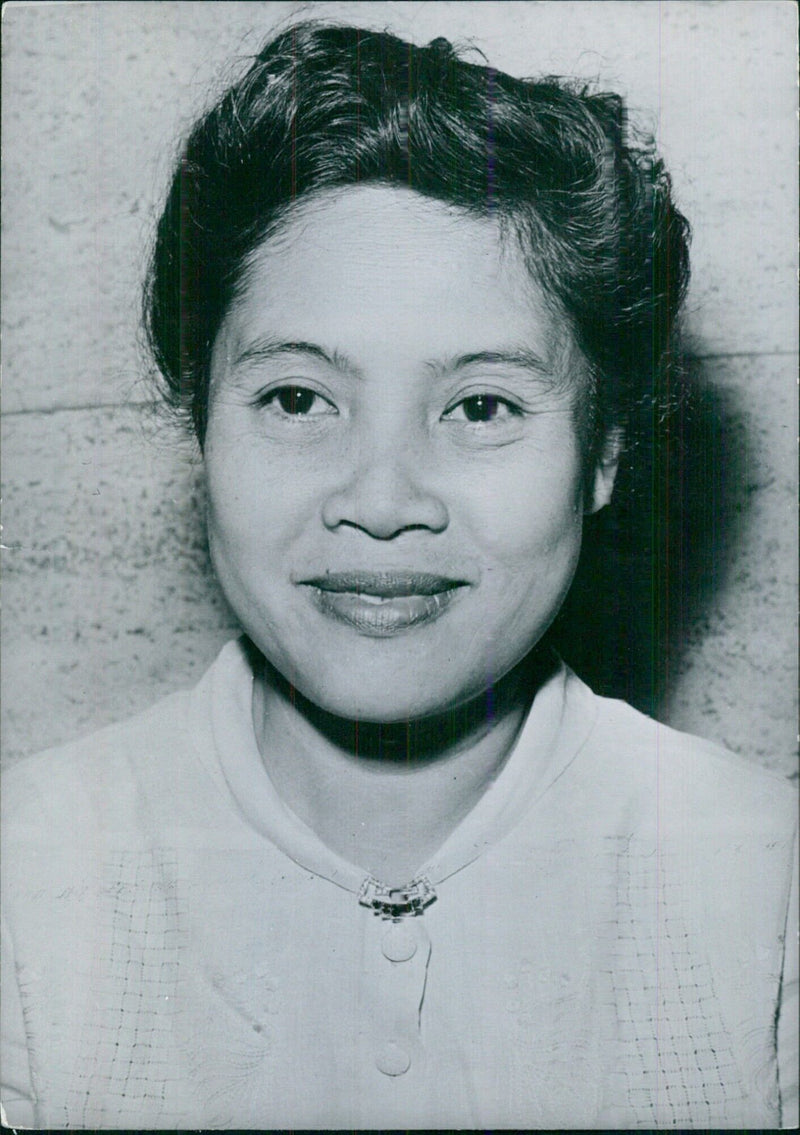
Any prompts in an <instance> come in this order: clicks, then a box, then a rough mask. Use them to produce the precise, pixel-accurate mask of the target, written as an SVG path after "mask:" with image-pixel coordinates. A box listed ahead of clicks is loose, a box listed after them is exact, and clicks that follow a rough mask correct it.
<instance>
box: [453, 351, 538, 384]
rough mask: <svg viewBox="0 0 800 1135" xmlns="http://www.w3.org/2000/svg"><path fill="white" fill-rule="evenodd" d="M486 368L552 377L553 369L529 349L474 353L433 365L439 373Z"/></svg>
mask: <svg viewBox="0 0 800 1135" xmlns="http://www.w3.org/2000/svg"><path fill="white" fill-rule="evenodd" d="M476 363H477V364H482V365H484V366H512V367H518V368H520V369H522V370H531V371H536V372H537V373H539V374H544V375H548V376H549V377H552V374H553V371H552V367H550V366H548V365H547V363H546V362H545V361H544V359H542V358H541V356H540V355H537V354H536V352H535V351H532V350H530V349H529V348H527V347H518V348H514V349H513V350H510V351H473V352H470V353H469V354H467V355H458V356H457V357H456V358H453V359H446V360H444V362H443V363H435V364H433V365H434V367H435V369H436V371H437V372H440V373H441V372H448V371H457V370H464V369H466V368H467V367H470V366H474V365H475V364H476Z"/></svg>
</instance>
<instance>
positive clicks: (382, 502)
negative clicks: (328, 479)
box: [322, 474, 449, 540]
mask: <svg viewBox="0 0 800 1135" xmlns="http://www.w3.org/2000/svg"><path fill="white" fill-rule="evenodd" d="M322 519H323V522H324V524H325V526H326V527H327V528H330V529H335V528H339V527H342V528H353V529H360V530H361V531H363V532H366V533H367V534H368V535H370V536H372V537H373V538H375V539H378V540H391V539H394V537H396V536H399V535H400V534H401V533H402V532H414V531H431V532H440V531H442V530H443V529H444V528H446V527H447V525H448V523H449V515H448V510H447V506H446V504H445V502H444V500H443V499H442V497H441V496H440V495H439V494H438V493H436V492H434V491H433V490H431V489H429V488H426V487H425V486H424V485H421V484H419V483H418V482H412V481H411V480H410V478H408V477H405V476H402V477H401V476H398V475H395V476H392V477H387V476H386V475H382V476H377V475H373V476H369V475H363V474H362V475H361V476H358V477H355V478H353V480H352V481H351V483H350V484H348V485H345V486H342V487H340V488H337V489H335V490H334V491H333V492H331V493H330V494H329V496H328V497H327V498H326V500H325V501H324V502H323V508H322Z"/></svg>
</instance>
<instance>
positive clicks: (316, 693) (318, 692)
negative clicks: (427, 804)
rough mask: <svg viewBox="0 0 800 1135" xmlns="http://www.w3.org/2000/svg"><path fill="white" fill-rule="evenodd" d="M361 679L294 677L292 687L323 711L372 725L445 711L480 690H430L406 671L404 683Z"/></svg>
mask: <svg viewBox="0 0 800 1135" xmlns="http://www.w3.org/2000/svg"><path fill="white" fill-rule="evenodd" d="M375 677H376V676H375V675H374V674H373V675H371V678H372V681H362V682H359V683H358V684H357V685H355V684H352V685H351V684H350V683H348V684H347V685H339V684H338V683H334V682H331V681H330V679H329V678H327V679H326V680H323V681H320V682H309V683H305V682H303V681H302V679H300V678H299V676H296V685H295V688H296V689H297V690H298V692H299V693H301V694H302V695H303V697H305V698H306V699H307V700H308V701H310V702H311V703H312V704H313V705H315V706H316V707H317V708H318V709H321V710H323V711H324V712H325V713H329V714H333V715H334V716H336V717H340V718H344V719H347V720H350V721H363V722H369V723H370V724H374V725H393V724H398V723H400V722H408V721H415V720H420V719H421V718H425V717H434V716H435V715H437V714H440V713H446V712H447V711H448V710H450V709H452V708H453V707H454V706H455V705H458V704H460V703H462V702H464V701H468V700H469V699H470V697H474V696H475V695H476V694H478V693H480V686H479V688H478V689H475V690H474V691H470V692H467V694H466V695H464V693H463V692H461V691H460V690H455V689H453V690H450V689H446V690H439V691H433V690H431V687H430V684H429V683H428V682H427V681H424V680H423V681H422V682H421V681H420V678H419V675H418V674H417V673H415V672H414V671H411V672H410V678H411V679H412V680H411V681H409V682H408V683H407V684H406V683H404V682H402V681H398V680H397V679H396V678H385V679H382V680H378V681H376V680H375Z"/></svg>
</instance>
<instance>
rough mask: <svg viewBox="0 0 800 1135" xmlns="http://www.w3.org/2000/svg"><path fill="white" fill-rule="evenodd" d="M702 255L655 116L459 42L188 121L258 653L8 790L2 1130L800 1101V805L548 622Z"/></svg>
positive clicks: (154, 297)
mask: <svg viewBox="0 0 800 1135" xmlns="http://www.w3.org/2000/svg"><path fill="white" fill-rule="evenodd" d="M687 271H688V269H687V228H686V224H685V222H684V220H683V218H682V217H681V216H680V214H679V213H678V212H677V211H676V210H675V208H674V206H673V204H672V202H671V199H670V187H669V181H668V179H667V176H666V174H665V172H664V170H663V168H662V166H661V165H660V163H659V162H658V161H657V160H656V159H655V157H654V156H653V154H652V153H651V151H650V150H649V148H648V147H646V146H639V147H637V146H636V145H634V144H632V143H631V141H630V140H629V139H628V138H627V137H626V131H625V128H624V112H623V107H622V104H621V102H620V100H619V99H617V98H614V97H612V96H601V95H591V94H587V93H586V92H584V91H581V90H579V89H574V88H572V87H571V86H570V85H569V84H567V83H560V82H556V81H553V80H547V81H542V82H528V81H520V80H516V79H512V78H510V77H509V76H506V75H503V74H501V73H498V72H496V71H494V70H493V69H491V68H489V67H483V66H477V65H474V64H470V63H467V62H464V61H462V60H460V59H459V58H458V57H457V56H456V54H455V53H454V52H453V51H452V49H451V48H450V46H449V45H448V44H447V43H446V42H445V41H442V40H436V41H434V42H433V43H432V44H430V45H429V46H428V47H427V48H415V47H412V46H411V45H409V44H406V43H403V42H402V41H400V40H398V39H396V38H394V37H393V36H391V35H388V34H377V33H372V32H365V31H361V30H358V29H353V28H334V27H325V26H318V25H315V24H311V23H308V24H298V25H296V26H295V27H293V28H290V29H289V30H288V31H287V32H285V33H283V34H281V35H279V36H278V37H277V38H276V39H274V40H273V41H272V42H270V43H268V44H267V45H266V46H265V47H264V49H263V50H262V52H261V53H260V54H259V56H258V58H257V59H256V60H255V62H254V63H253V66H252V67H251V69H250V71H249V72H248V73H247V75H246V76H245V77H244V78H243V79H242V80H241V81H240V82H239V83H237V84H236V85H235V86H234V87H233V88H231V90H229V91H228V92H227V93H226V94H225V95H224V96H223V98H222V99H221V100H220V101H219V102H218V103H217V105H216V106H215V107H213V108H212V110H211V111H209V112H208V114H206V115H205V116H204V117H203V119H202V120H201V121H200V122H199V123H198V124H197V125H196V127H195V128H194V130H193V132H192V134H191V136H190V138H189V140H188V142H187V144H186V147H185V149H184V152H183V155H182V158H181V161H180V164H179V167H178V169H177V171H176V173H175V177H174V180H173V184H172V187H171V191H170V194H169V198H168V201H167V204H166V207H165V210H164V213H163V215H162V218H161V221H160V224H159V229H158V236H157V242H156V247H155V252H154V257H153V265H152V271H151V278H150V281H149V286H148V292H147V326H148V331H149V336H150V341H151V343H152V346H153V350H154V355H155V358H156V360H157V362H158V365H159V368H160V370H161V373H162V375H163V377H164V384H165V392H166V396H167V400H168V402H169V403H170V404H171V405H172V406H173V407H174V408H175V409H177V410H179V411H181V412H183V413H184V414H185V416H186V417H187V419H188V420H189V421H190V422H191V424H192V427H193V429H194V431H195V434H196V437H197V439H198V442H199V444H200V446H201V448H202V452H203V458H204V463H205V471H206V479H207V487H208V501H209V505H208V533H209V544H210V549H211V554H212V559H213V562H214V565H215V570H216V572H217V575H218V577H219V580H220V582H221V584H222V587H223V590H224V592H225V595H226V597H227V598H228V600H229V602H230V604H231V606H232V608H233V610H234V611H235V612H236V614H237V616H238V618H239V620H240V621H241V624H242V627H243V630H244V632H245V637H244V638H243V639H242V640H241V641H240V642H238V643H233V644H230V645H229V646H228V647H226V648H225V650H224V651H223V652H222V654H221V655H220V657H219V658H218V660H217V661H216V663H215V664H214V665H213V667H212V668H211V670H210V671H209V672H208V674H207V675H206V676H205V678H204V679H203V680H202V681H201V683H200V684H199V685H198V687H197V688H196V689H195V690H193V691H191V692H189V693H186V694H178V695H175V696H173V697H171V698H169V699H167V700H166V701H165V702H162V703H161V704H159V705H158V706H156V707H155V708H154V709H153V710H151V711H149V712H148V713H145V714H144V715H141V716H140V717H137V718H135V719H134V720H133V721H131V722H129V723H127V724H125V725H122V726H118V727H113V728H111V729H109V730H105V731H103V732H102V733H100V734H97V735H96V736H95V737H93V738H90V739H89V740H88V741H83V742H80V743H78V744H76V745H72V746H68V747H66V748H65V749H62V750H59V751H56V752H51V753H49V754H46V755H45V756H42V757H39V758H35V759H33V760H31V761H27V762H24V763H23V764H22V765H21V766H19V767H18V768H17V769H16V770H15V772H14V774H13V776H12V777H10V778H9V783H8V786H7V787H6V790H5V792H4V801H5V803H6V806H7V808H8V817H9V818H8V819H7V821H6V837H5V838H6V854H5V856H4V861H5V862H6V863H7V864H8V867H7V877H6V878H5V879H4V916H5V918H6V921H7V934H8V939H7V945H6V947H5V949H6V951H7V953H6V954H5V958H6V972H7V973H11V974H12V975H13V978H15V979H16V980H12V981H10V982H9V981H8V980H7V981H6V984H7V990H6V996H5V997H4V1014H5V1015H6V1017H7V1024H6V1026H5V1029H4V1033H5V1038H6V1039H5V1046H6V1047H5V1049H4V1057H3V1073H4V1080H5V1081H6V1082H7V1084H8V1087H7V1088H6V1089H5V1091H4V1096H3V1099H4V1104H5V1107H6V1110H7V1115H8V1119H9V1121H10V1122H12V1123H25V1122H33V1123H36V1124H38V1125H41V1126H45V1125H52V1126H77V1127H187V1128H188V1127H201V1126H202V1127H223V1128H224V1127H240V1128H241V1127H245V1128H247V1127H251V1128H252V1127H273V1128H274V1127H329V1128H330V1127H333V1128H336V1127H342V1128H344V1127H352V1128H366V1127H405V1128H414V1127H467V1128H477V1127H489V1126H491V1127H508V1126H512V1127H513V1126H518V1127H533V1128H545V1127H588V1128H593V1127H595V1128H597V1127H636V1126H639V1127H670V1126H679V1127H711V1126H720V1127H724V1126H739V1127H742V1126H744V1127H747V1126H753V1127H755V1126H775V1125H779V1124H780V1123H781V1122H783V1123H787V1124H788V1123H789V1122H791V1113H790V1111H789V1108H790V1105H791V1092H792V1085H791V1082H790V1074H791V1073H792V1071H793V1067H792V1063H791V1057H790V1055H788V1054H787V1044H788V1042H789V1041H790V1040H791V1037H792V1026H793V1021H792V1015H791V1012H792V1011H791V1008H790V1006H789V1002H788V993H789V988H790V984H791V972H790V967H791V961H792V951H791V950H786V951H784V940H785V939H786V931H787V918H791V915H787V909H788V902H789V875H790V868H791V864H792V861H793V852H792V838H793V836H792V831H793V820H794V801H793V799H792V797H791V795H790V793H789V792H788V791H787V789H786V787H785V785H784V784H783V783H782V782H780V781H778V780H777V779H774V778H772V777H770V776H768V775H767V774H764V773H760V772H757V771H755V770H753V769H752V768H750V767H749V766H746V765H743V764H742V763H741V762H739V761H738V760H737V759H735V758H733V757H731V756H730V755H728V754H726V753H724V752H722V751H720V750H718V749H715V748H714V747H713V746H710V745H708V744H706V743H705V742H702V741H699V740H697V739H695V738H691V737H687V736H685V735H681V734H677V733H674V732H672V731H671V730H668V729H666V728H663V727H661V726H658V725H657V724H656V723H654V722H652V721H650V720H649V719H647V718H644V717H642V716H641V715H639V714H637V713H636V712H634V711H633V710H631V709H629V708H628V707H626V706H624V705H623V704H622V703H618V702H609V701H605V700H603V699H600V698H596V697H595V696H594V695H593V694H592V693H591V692H590V691H589V690H588V688H587V687H586V686H584V685H583V684H582V683H581V682H580V681H579V680H578V679H577V678H576V677H575V675H574V674H572V673H571V672H570V671H569V670H568V669H567V668H566V666H565V665H564V664H563V663H562V662H561V661H560V660H559V659H558V658H557V657H556V656H555V655H554V654H553V652H552V650H551V648H550V647H549V645H548V644H547V632H548V629H549V627H550V626H551V624H552V622H553V620H554V619H555V617H556V615H557V614H558V612H559V610H560V609H561V607H562V604H563V602H564V599H565V597H566V594H567V591H568V589H569V587H570V583H571V581H572V577H573V574H574V571H575V567H576V564H577V560H578V555H579V551H580V547H581V536H582V528H583V521H584V517H585V516H587V515H591V514H593V513H595V512H597V511H598V510H600V509H602V508H603V507H604V506H605V505H606V504H607V503H608V501H609V499H610V497H611V494H612V491H613V486H614V480H615V475H616V471H617V466H618V463H619V461H620V456H621V453H622V449H623V446H624V444H625V427H626V423H627V422H628V420H629V419H630V417H631V416H632V414H633V413H634V411H635V409H636V407H638V406H640V405H641V404H642V402H643V401H647V400H648V399H652V397H653V389H652V384H653V382H654V379H655V380H656V383H657V379H658V375H659V373H660V368H661V366H662V363H663V361H664V358H665V355H666V353H667V350H668V345H669V340H670V335H671V330H672V326H673V323H674V319H675V315H676V312H677V309H678V307H679V304H680V300H681V298H682V295H683V291H684V287H685V282H686V278H687ZM656 392H657V391H656ZM788 925H790V926H791V925H793V923H788ZM4 932H5V931H4ZM786 940H787V941H788V939H786ZM12 958H13V961H11V960H10V959H12ZM779 1062H780V1067H779Z"/></svg>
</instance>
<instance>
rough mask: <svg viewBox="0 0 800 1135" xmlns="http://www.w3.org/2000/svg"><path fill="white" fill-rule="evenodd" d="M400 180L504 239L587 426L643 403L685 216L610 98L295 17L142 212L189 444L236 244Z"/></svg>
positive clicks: (191, 141) (151, 316)
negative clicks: (559, 332) (308, 202)
mask: <svg viewBox="0 0 800 1135" xmlns="http://www.w3.org/2000/svg"><path fill="white" fill-rule="evenodd" d="M364 183H384V184H391V185H402V186H406V187H408V188H410V189H411V190H414V191H415V192H417V193H420V194H424V195H425V196H427V197H431V198H435V199H437V200H439V201H443V202H446V203H448V204H450V205H454V206H458V207H459V208H461V209H463V210H465V212H466V213H468V214H470V215H472V216H480V217H486V216H493V217H497V218H498V219H499V220H500V221H501V222H502V223H504V224H506V225H507V226H509V227H510V228H511V229H513V231H515V232H516V234H517V236H518V237H519V239H520V240H521V241H522V246H523V249H524V251H525V254H526V260H527V263H528V265H529V269H530V271H531V273H532V276H533V277H534V278H535V279H536V281H537V282H538V283H539V285H540V286H541V287H542V288H543V290H544V292H545V295H546V296H547V297H548V298H549V299H550V301H551V302H554V303H555V304H556V306H557V310H559V311H560V312H561V313H563V315H564V316H565V318H566V319H567V320H568V321H569V323H570V325H571V329H572V332H573V334H574V336H575V338H576V341H577V343H578V345H579V347H580V348H581V350H582V352H583V355H584V357H585V359H586V360H587V362H588V364H589V367H590V372H591V376H592V389H593V392H594V393H593V406H592V407H591V410H592V421H593V422H594V423H595V426H596V427H597V428H596V429H595V435H596V436H597V437H601V436H602V434H603V432H604V428H605V427H606V426H608V425H609V424H610V423H611V422H616V423H621V424H623V425H624V424H625V423H626V420H627V418H628V417H629V416H630V413H631V410H632V409H633V408H634V407H636V406H641V405H642V404H643V403H646V402H647V401H648V400H649V399H652V397H653V393H654V386H655V384H657V383H658V378H659V375H660V373H661V371H662V364H663V362H664V358H665V354H666V353H668V350H669V344H670V336H671V332H672V328H673V323H674V320H675V316H676V312H677V310H678V308H679V306H680V303H681V300H682V298H683V295H684V292H685V288H686V283H687V279H688V225H687V223H686V221H685V219H684V218H683V217H682V216H681V214H680V213H679V212H678V210H677V209H676V208H675V205H674V204H673V201H672V198H671V192H670V182H669V178H668V176H667V174H666V172H665V170H664V167H663V165H662V163H661V162H660V161H659V160H658V158H657V157H656V155H655V153H654V151H653V147H652V144H651V143H650V142H649V141H647V140H639V141H637V140H635V139H632V138H631V137H630V132H629V130H628V127H627V122H626V114H625V107H624V104H623V102H622V100H621V99H620V98H619V97H618V96H617V95H614V94H597V93H591V92H590V91H589V90H588V89H587V88H586V86H584V85H581V84H579V83H575V82H571V81H567V80H563V79H555V78H543V79H537V80H532V79H515V78H512V77H511V76H509V75H506V74H504V73H503V72H501V71H497V70H495V69H494V68H492V67H489V66H483V65H478V64H476V63H472V62H467V61H466V60H465V59H463V58H460V57H459V54H458V53H457V52H456V51H455V50H454V49H453V47H451V45H450V44H449V43H448V42H447V41H446V40H445V39H435V40H433V42H432V43H430V44H429V45H428V46H426V47H416V46H414V45H413V44H410V43H406V42H404V41H403V40H401V39H399V38H397V37H396V36H394V35H391V34H388V33H385V32H384V33H382V32H375V31H368V30H364V29H359V28H353V27H338V26H329V25H325V24H319V23H317V22H302V23H297V24H295V25H294V26H292V27H290V28H288V30H285V31H283V32H282V33H281V34H279V35H277V36H276V37H275V38H274V39H272V40H271V41H270V42H268V43H267V44H266V45H265V46H264V47H263V49H262V50H261V51H260V52H259V54H258V55H257V56H256V58H255V60H254V61H253V63H252V65H251V66H250V68H249V70H248V71H247V73H246V74H245V75H244V77H243V78H241V79H240V80H239V81H238V82H237V83H236V84H235V85H234V86H232V87H231V88H230V89H229V90H228V91H227V92H226V93H225V94H224V95H223V97H222V98H221V99H220V100H219V101H218V102H217V104H216V105H215V106H214V107H213V108H212V109H211V110H209V111H208V112H207V113H206V114H204V115H203V117H202V118H201V119H200V120H199V121H198V122H197V123H196V125H195V126H194V129H193V130H192V131H191V133H190V134H189V137H188V139H187V141H186V143H185V146H184V148H183V151H182V153H181V156H180V160H179V162H178V165H177V169H176V171H175V174H174V177H173V180H172V184H171V187H170V190H169V195H168V198H167V202H166V206H165V208H164V211H163V214H162V216H161V218H160V221H159V223H158V229H157V235H156V242H155V246H154V251H153V255H152V260H151V265H150V271H149V274H148V281H147V285H146V290H145V319H144V323H145V328H146V333H147V337H148V342H149V345H150V348H151V351H152V353H153V356H154V358H155V361H156V364H157V367H158V370H159V372H160V375H161V378H162V380H163V393H164V396H165V398H166V401H167V403H168V405H169V406H171V407H172V408H173V409H175V410H176V411H178V412H179V413H180V414H181V415H182V416H184V417H185V418H186V419H187V420H188V421H189V422H191V424H192V426H193V428H194V431H195V433H196V436H197V439H198V441H199V443H200V445H201V447H202V444H203V440H204V436H205V429H206V420H207V410H208V382H209V365H210V357H211V352H212V348H213V345H214V340H215V338H216V336H217V333H218V331H219V327H220V324H221V321H222V319H223V317H224V315H225V312H226V310H227V308H228V305H229V304H230V302H231V300H232V298H233V297H234V296H235V295H236V291H237V286H239V285H241V283H242V279H243V273H244V270H245V267H246V263H247V258H248V255H249V254H250V253H251V252H252V251H253V250H254V248H255V247H256V246H257V245H259V243H260V242H262V241H263V240H264V239H265V238H266V237H267V236H268V235H269V234H270V233H271V232H274V231H275V229H276V228H277V227H278V226H279V224H280V221H281V218H282V217H283V216H284V215H285V214H286V212H287V210H289V209H291V207H292V205H293V204H294V203H295V202H296V201H299V200H300V199H302V198H305V197H307V196H308V195H309V194H315V193H319V192H322V191H325V190H328V189H333V188H341V187H344V186H351V185H361V184H364Z"/></svg>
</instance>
